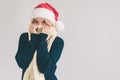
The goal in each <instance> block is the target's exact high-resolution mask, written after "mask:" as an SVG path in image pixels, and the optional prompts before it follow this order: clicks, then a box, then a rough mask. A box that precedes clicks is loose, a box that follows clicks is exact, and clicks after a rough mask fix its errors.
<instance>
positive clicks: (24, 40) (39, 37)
mask: <svg viewBox="0 0 120 80" xmlns="http://www.w3.org/2000/svg"><path fill="white" fill-rule="evenodd" d="M63 27H64V25H63V24H62V23H61V22H60V21H58V12H57V11H56V10H55V8H53V7H52V6H51V5H50V4H48V3H42V4H39V5H38V6H36V7H35V8H34V10H33V12H32V21H31V24H30V25H29V32H26V33H22V34H21V36H20V39H19V45H18V51H17V53H16V56H15V59H16V62H17V64H18V66H19V67H20V68H21V69H22V71H23V72H22V80H58V79H57V77H56V75H55V71H56V63H57V62H58V60H59V59H60V56H61V53H62V50H63V47H64V40H63V39H62V38H61V37H59V36H58V35H57V32H58V31H59V30H62V29H63Z"/></svg>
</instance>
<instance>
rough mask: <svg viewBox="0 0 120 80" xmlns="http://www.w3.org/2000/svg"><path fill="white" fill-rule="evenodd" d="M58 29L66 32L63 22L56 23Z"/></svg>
mask: <svg viewBox="0 0 120 80" xmlns="http://www.w3.org/2000/svg"><path fill="white" fill-rule="evenodd" d="M56 27H57V30H58V31H63V30H64V24H63V23H62V22H61V21H57V22H56Z"/></svg>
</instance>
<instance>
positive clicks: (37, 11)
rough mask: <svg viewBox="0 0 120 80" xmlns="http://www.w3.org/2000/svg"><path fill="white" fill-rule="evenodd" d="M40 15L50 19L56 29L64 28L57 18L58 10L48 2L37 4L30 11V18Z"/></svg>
mask: <svg viewBox="0 0 120 80" xmlns="http://www.w3.org/2000/svg"><path fill="white" fill-rule="evenodd" d="M37 17H42V18H46V19H48V20H50V21H51V22H52V23H53V25H55V26H56V28H57V30H58V31H62V30H64V24H63V23H62V22H61V21H59V20H58V12H57V11H56V9H55V8H54V7H53V6H51V5H50V4H48V3H41V4H39V5H37V6H36V7H35V8H34V9H33V11H32V18H37Z"/></svg>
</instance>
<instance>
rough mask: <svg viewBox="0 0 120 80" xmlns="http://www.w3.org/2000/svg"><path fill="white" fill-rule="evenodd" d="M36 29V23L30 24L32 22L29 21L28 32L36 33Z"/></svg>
mask: <svg viewBox="0 0 120 80" xmlns="http://www.w3.org/2000/svg"><path fill="white" fill-rule="evenodd" d="M36 29H37V25H36V24H32V23H31V24H30V25H29V32H30V33H35V34H38V33H37V31H36Z"/></svg>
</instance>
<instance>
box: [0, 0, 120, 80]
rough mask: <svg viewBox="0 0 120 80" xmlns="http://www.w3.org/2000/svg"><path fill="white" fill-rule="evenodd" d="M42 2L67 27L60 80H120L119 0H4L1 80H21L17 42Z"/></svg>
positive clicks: (1, 4)
mask: <svg viewBox="0 0 120 80" xmlns="http://www.w3.org/2000/svg"><path fill="white" fill-rule="evenodd" d="M41 2H49V3H50V4H52V5H53V6H54V7H55V8H56V9H57V10H58V11H59V14H60V15H59V19H60V20H62V21H63V22H64V24H65V27H66V29H65V30H64V31H63V32H61V33H60V36H61V37H62V38H64V41H65V47H64V50H63V53H62V56H61V59H60V60H59V62H58V63H57V65H58V67H57V71H56V75H57V77H58V80H120V1H119V0H1V1H0V37H1V38H0V64H1V65H0V75H1V76H0V79H1V80H21V73H22V70H21V69H20V68H19V67H18V66H17V63H16V61H15V55H16V51H17V47H18V39H19V36H20V34H21V33H22V32H27V31H28V24H29V22H30V14H31V11H32V9H33V8H34V7H35V6H36V5H38V4H39V3H41Z"/></svg>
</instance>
